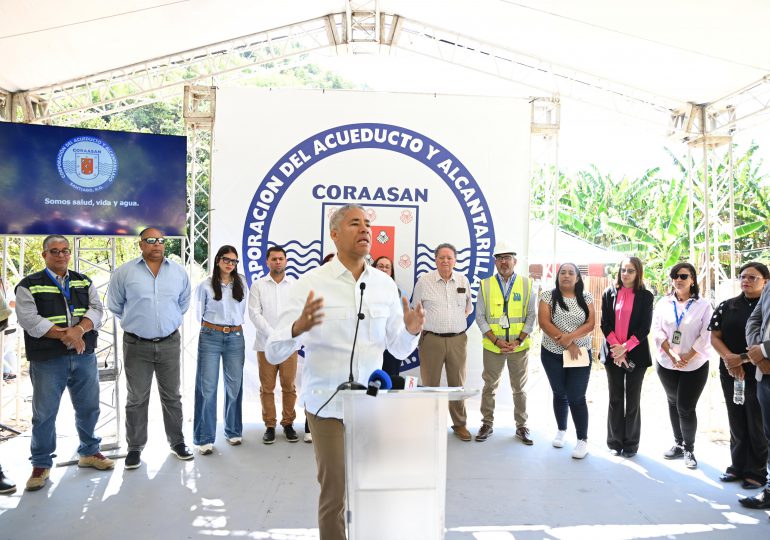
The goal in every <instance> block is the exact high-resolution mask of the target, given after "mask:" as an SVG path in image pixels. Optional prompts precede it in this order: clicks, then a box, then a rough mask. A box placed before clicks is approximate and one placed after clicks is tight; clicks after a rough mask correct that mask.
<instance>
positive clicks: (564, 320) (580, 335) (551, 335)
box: [537, 263, 596, 459]
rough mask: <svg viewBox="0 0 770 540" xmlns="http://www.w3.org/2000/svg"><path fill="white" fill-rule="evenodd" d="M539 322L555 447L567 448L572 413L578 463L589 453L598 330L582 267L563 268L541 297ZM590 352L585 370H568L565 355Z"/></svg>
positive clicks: (570, 264)
mask: <svg viewBox="0 0 770 540" xmlns="http://www.w3.org/2000/svg"><path fill="white" fill-rule="evenodd" d="M537 318H538V322H539V323H540V328H542V329H543V343H542V348H541V350H540V359H541V361H542V362H543V369H545V374H546V375H547V376H548V382H549V383H550V384H551V390H552V391H553V413H554V416H555V417H556V424H557V427H558V431H557V432H556V437H555V438H554V440H553V446H554V447H556V448H561V447H562V446H564V436H565V435H566V434H567V416H568V411H571V412H572V421H573V422H574V424H575V431H577V438H578V441H577V444H576V445H575V450H574V451H573V452H572V457H573V458H575V459H583V458H584V457H586V454H587V453H588V405H587V404H586V389H587V388H588V378H589V377H590V375H591V362H590V360H591V332H592V331H593V329H594V320H595V318H596V314H595V312H594V299H593V297H592V296H591V293H589V292H583V278H582V276H581V275H580V270H579V269H578V267H577V266H576V265H574V264H572V263H564V264H562V265H561V266H560V267H559V273H558V275H557V277H556V287H555V288H554V289H553V290H550V291H543V292H542V293H541V294H540V307H539V309H538V315H537ZM581 347H582V348H585V349H588V358H589V362H588V365H587V366H584V367H567V368H565V367H564V359H565V358H564V355H565V353H566V354H568V355H569V356H570V357H571V358H577V357H578V355H579V354H580V351H579V348H581Z"/></svg>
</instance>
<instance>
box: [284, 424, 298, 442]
mask: <svg viewBox="0 0 770 540" xmlns="http://www.w3.org/2000/svg"><path fill="white" fill-rule="evenodd" d="M283 434H284V436H285V437H286V440H287V441H289V442H297V441H298V440H299V437H298V436H297V432H296V431H294V426H283Z"/></svg>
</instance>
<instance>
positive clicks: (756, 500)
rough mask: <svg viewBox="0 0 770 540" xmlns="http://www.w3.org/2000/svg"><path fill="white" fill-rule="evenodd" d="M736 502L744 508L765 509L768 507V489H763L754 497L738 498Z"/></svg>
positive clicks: (769, 500) (769, 494)
mask: <svg viewBox="0 0 770 540" xmlns="http://www.w3.org/2000/svg"><path fill="white" fill-rule="evenodd" d="M738 502H739V503H741V504H742V505H743V506H745V507H746V508H753V509H755V510H767V509H768V508H770V491H768V490H767V489H765V490H763V491H762V493H760V494H759V495H757V496H756V497H744V498H743V499H739V500H738Z"/></svg>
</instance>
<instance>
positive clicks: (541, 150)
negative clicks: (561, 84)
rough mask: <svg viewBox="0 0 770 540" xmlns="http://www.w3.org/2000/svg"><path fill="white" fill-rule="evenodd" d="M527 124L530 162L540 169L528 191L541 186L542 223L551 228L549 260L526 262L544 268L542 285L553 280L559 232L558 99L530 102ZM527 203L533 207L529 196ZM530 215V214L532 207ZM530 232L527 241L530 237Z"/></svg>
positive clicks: (541, 99) (559, 127)
mask: <svg viewBox="0 0 770 540" xmlns="http://www.w3.org/2000/svg"><path fill="white" fill-rule="evenodd" d="M530 107H531V121H530V162H531V163H532V165H537V166H539V167H541V169H542V171H543V173H544V174H543V175H542V176H541V177H540V178H538V179H537V182H538V184H533V185H531V186H530V189H535V188H537V187H542V189H543V191H544V194H545V198H544V199H543V206H542V207H541V208H540V210H541V211H542V213H543V216H544V219H543V221H544V222H545V223H548V224H549V225H551V226H552V227H553V239H552V244H551V247H552V252H551V258H550V260H548V261H528V263H529V264H532V263H537V264H542V265H543V272H542V275H541V276H540V278H539V279H540V280H541V282H543V281H545V280H548V279H549V278H551V277H553V273H554V272H555V271H556V270H555V268H556V262H557V261H556V254H557V253H558V251H557V245H556V243H557V238H558V230H559V199H560V198H561V191H560V190H559V130H560V129H561V100H560V99H559V97H558V96H554V97H551V98H533V99H532V101H531V103H530ZM529 204H530V205H531V204H532V197H531V196H530V201H529ZM529 210H530V211H529V215H532V212H531V208H530V209H529ZM532 233H533V231H531V230H530V233H529V237H530V239H531V238H532V236H533V234H532Z"/></svg>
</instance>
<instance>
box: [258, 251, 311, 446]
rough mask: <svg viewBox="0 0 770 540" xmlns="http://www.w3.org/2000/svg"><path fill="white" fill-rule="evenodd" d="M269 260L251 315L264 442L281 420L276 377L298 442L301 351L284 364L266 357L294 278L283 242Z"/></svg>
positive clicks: (285, 420) (286, 428) (290, 435)
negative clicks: (267, 344) (288, 270)
mask: <svg viewBox="0 0 770 540" xmlns="http://www.w3.org/2000/svg"><path fill="white" fill-rule="evenodd" d="M265 262H266V263H267V267H268V268H269V269H270V273H268V274H267V275H266V276H263V277H262V278H260V279H258V280H257V281H255V282H254V283H253V284H252V285H251V290H250V291H249V318H250V319H251V322H253V323H254V327H255V328H256V329H257V337H256V339H255V340H254V350H255V351H257V364H258V367H259V399H260V401H261V403H262V421H263V422H264V423H265V434H264V435H263V436H262V442H263V443H265V444H273V443H274V442H275V425H276V424H277V423H278V420H277V418H276V410H275V394H274V392H275V379H276V377H278V379H279V380H280V381H281V397H282V402H283V403H282V408H283V410H282V411H281V427H282V428H283V434H284V436H285V437H286V440H287V441H289V442H291V443H294V442H297V441H298V440H299V437H298V436H297V432H296V431H295V430H294V425H293V424H294V420H295V418H296V417H297V413H296V412H295V410H294V405H295V404H296V403H297V387H296V386H295V385H294V379H295V378H296V377H297V351H293V352H292V353H291V355H290V356H289V357H288V358H287V359H286V360H284V361H283V362H281V363H280V364H271V363H270V362H268V361H267V358H266V357H265V342H266V341H267V338H268V336H269V335H270V333H271V332H272V331H273V329H274V328H275V326H276V324H278V318H279V317H280V315H281V311H282V308H283V307H284V306H285V305H286V299H287V293H288V291H289V289H290V288H291V283H292V282H293V281H294V278H292V277H291V276H287V275H286V251H284V249H283V248H282V247H281V246H271V247H270V248H268V250H267V255H265Z"/></svg>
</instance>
